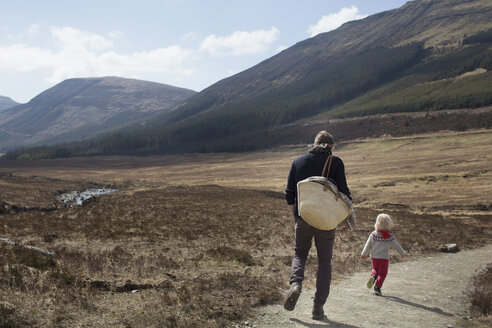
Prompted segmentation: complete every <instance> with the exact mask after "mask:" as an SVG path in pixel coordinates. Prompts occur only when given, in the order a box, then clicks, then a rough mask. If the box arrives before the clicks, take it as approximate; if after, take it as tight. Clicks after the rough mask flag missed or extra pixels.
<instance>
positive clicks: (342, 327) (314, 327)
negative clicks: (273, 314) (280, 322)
mask: <svg viewBox="0 0 492 328" xmlns="http://www.w3.org/2000/svg"><path fill="white" fill-rule="evenodd" d="M290 320H291V321H293V322H295V323H297V324H298V325H301V326H304V327H309V328H321V327H335V328H360V327H357V326H352V325H347V324H345V323H340V322H336V321H331V320H330V319H328V318H327V317H326V315H325V317H324V318H323V320H320V321H319V322H320V323H311V322H305V321H302V320H299V319H290Z"/></svg>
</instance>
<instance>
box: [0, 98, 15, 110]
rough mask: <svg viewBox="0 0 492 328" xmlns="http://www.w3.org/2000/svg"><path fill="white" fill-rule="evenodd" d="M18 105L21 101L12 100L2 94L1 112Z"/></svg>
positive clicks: (0, 100) (0, 101) (0, 99)
mask: <svg viewBox="0 0 492 328" xmlns="http://www.w3.org/2000/svg"><path fill="white" fill-rule="evenodd" d="M17 105H19V103H18V102H16V101H14V100H12V98H10V97H6V96H0V113H1V112H3V111H5V110H7V109H9V108H12V107H14V106H17Z"/></svg>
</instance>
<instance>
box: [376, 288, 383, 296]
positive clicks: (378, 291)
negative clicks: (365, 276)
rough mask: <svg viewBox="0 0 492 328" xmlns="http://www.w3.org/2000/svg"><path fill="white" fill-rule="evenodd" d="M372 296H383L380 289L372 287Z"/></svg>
mask: <svg viewBox="0 0 492 328" xmlns="http://www.w3.org/2000/svg"><path fill="white" fill-rule="evenodd" d="M374 294H376V295H377V296H383V293H381V288H379V287H377V286H374Z"/></svg>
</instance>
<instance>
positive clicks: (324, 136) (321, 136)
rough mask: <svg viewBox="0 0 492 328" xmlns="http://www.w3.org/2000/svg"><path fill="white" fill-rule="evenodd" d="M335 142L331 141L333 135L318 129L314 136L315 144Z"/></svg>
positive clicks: (331, 143)
mask: <svg viewBox="0 0 492 328" xmlns="http://www.w3.org/2000/svg"><path fill="white" fill-rule="evenodd" d="M334 143H335V142H334V141H333V136H332V135H331V134H329V133H328V132H326V131H324V130H323V131H319V132H318V134H317V135H316V138H314V144H315V145H321V144H328V145H333V144H334Z"/></svg>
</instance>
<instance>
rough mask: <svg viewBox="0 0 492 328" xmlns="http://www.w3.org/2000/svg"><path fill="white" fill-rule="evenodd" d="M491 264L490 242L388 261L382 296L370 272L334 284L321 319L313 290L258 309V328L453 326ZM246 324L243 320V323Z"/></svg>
mask: <svg viewBox="0 0 492 328" xmlns="http://www.w3.org/2000/svg"><path fill="white" fill-rule="evenodd" d="M488 263H492V245H488V246H486V247H483V248H479V249H475V250H467V251H461V252H458V253H455V254H444V255H439V256H435V257H428V258H419V259H418V260H411V261H407V262H401V263H396V264H390V268H389V272H388V277H387V278H386V281H385V283H384V285H383V288H382V291H383V295H384V297H378V296H375V295H374V294H373V293H372V290H369V289H367V287H366V282H367V279H368V277H369V267H370V263H369V262H367V267H368V270H367V272H362V273H356V274H353V275H350V276H348V277H346V278H344V279H343V280H341V281H340V282H339V283H337V284H334V285H332V289H331V293H330V297H329V298H328V301H327V303H326V305H325V307H324V309H325V314H326V316H325V318H324V320H323V321H315V320H312V319H311V309H312V302H313V295H314V291H313V290H304V291H303V293H302V294H301V297H300V299H299V301H298V303H297V306H296V308H295V310H294V311H293V312H288V311H285V310H284V309H283V307H282V305H273V306H268V307H262V308H260V309H258V313H257V314H258V317H257V319H254V320H250V321H249V322H247V323H246V324H247V325H248V326H250V327H258V328H263V327H267V328H270V327H271V328H274V327H275V328H278V327H281V328H287V327H312V328H315V327H350V328H351V327H364V328H366V327H367V328H370V327H401V328H407V327H408V328H414V327H415V328H420V327H454V326H455V324H456V321H457V320H458V319H459V318H460V314H461V313H463V311H464V310H465V309H466V306H467V304H466V301H467V299H466V297H465V295H464V292H467V291H468V290H469V289H470V288H471V278H472V277H473V276H474V275H476V274H477V272H479V271H480V270H481V269H483V268H485V267H486V265H487V264H488ZM243 325H244V324H243Z"/></svg>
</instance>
